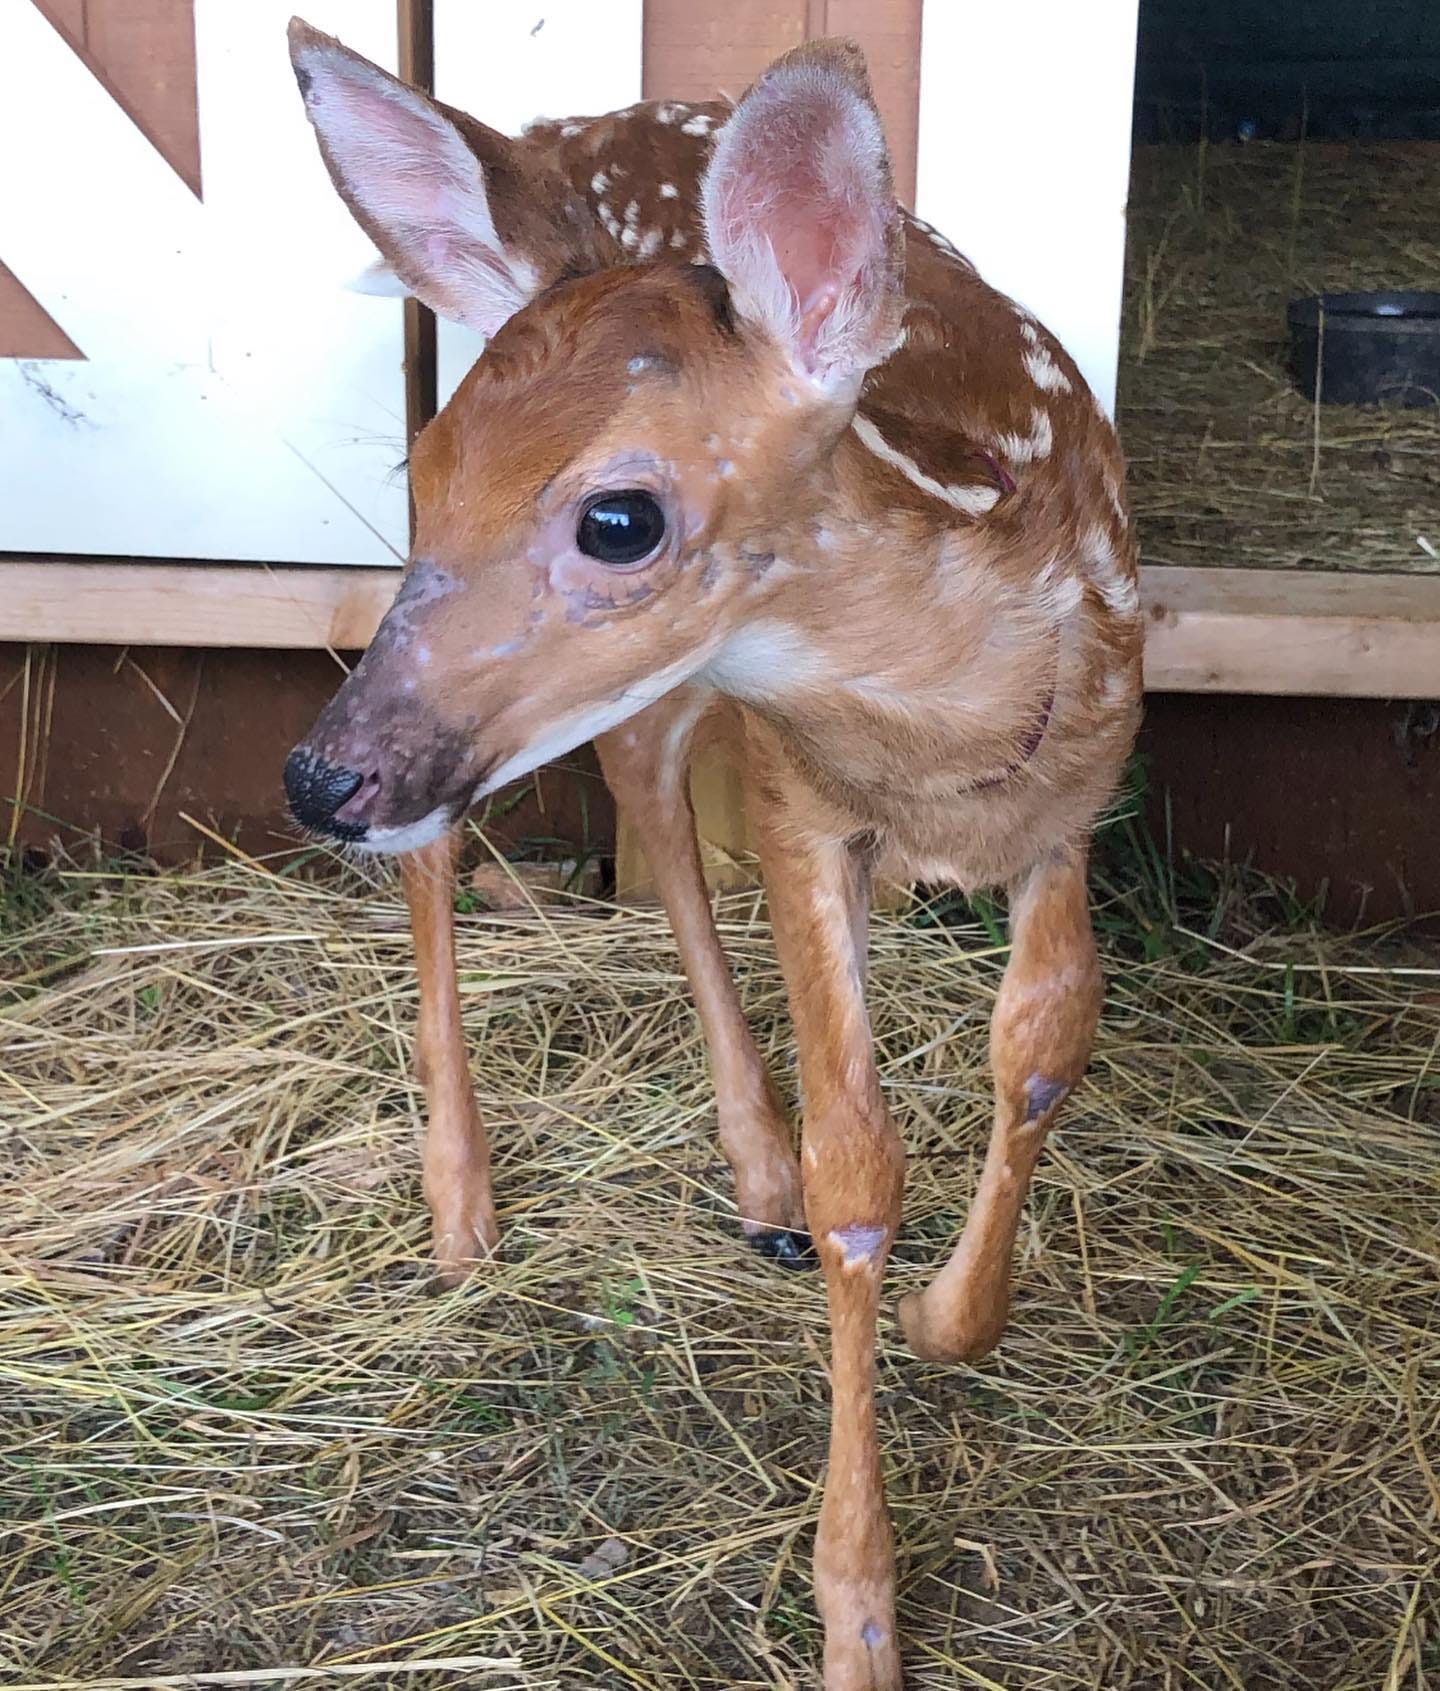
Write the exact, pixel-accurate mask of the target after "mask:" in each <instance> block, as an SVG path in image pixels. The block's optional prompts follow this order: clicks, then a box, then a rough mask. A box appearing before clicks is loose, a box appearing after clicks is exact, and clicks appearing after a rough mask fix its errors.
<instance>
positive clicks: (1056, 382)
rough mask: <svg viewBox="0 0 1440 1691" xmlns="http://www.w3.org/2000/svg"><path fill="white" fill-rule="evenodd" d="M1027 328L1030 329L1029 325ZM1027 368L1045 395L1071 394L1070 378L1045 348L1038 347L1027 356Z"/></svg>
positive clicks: (1031, 378) (1033, 380)
mask: <svg viewBox="0 0 1440 1691" xmlns="http://www.w3.org/2000/svg"><path fill="white" fill-rule="evenodd" d="M1024 327H1025V328H1029V324H1028V323H1027V324H1026V325H1025V326H1024ZM1025 368H1026V370H1027V371H1028V373H1029V376H1030V380H1031V381H1032V382H1034V384H1035V386H1036V387H1037V388H1040V389H1041V390H1042V391H1043V392H1045V393H1069V392H1070V378H1069V377H1068V376H1067V375H1066V374H1065V372H1064V371H1063V370H1062V369H1061V368H1060V366H1059V365H1058V364H1057V363H1056V362H1055V360H1054V359H1053V358H1052V357H1051V356H1050V354H1049V352H1048V351H1047V350H1046V349H1045V348H1044V347H1043V346H1038V345H1037V346H1036V347H1035V348H1034V350H1033V351H1031V352H1027V353H1026V354H1025Z"/></svg>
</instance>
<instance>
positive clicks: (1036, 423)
mask: <svg viewBox="0 0 1440 1691" xmlns="http://www.w3.org/2000/svg"><path fill="white" fill-rule="evenodd" d="M1054 444H1055V431H1054V428H1053V427H1052V425H1051V422H1050V413H1049V412H1048V411H1042V410H1041V409H1040V407H1039V406H1038V405H1037V406H1036V407H1035V408H1034V409H1033V410H1032V411H1031V413H1030V433H1029V434H1028V435H1022V434H997V435H996V436H995V450H996V451H997V452H999V453H1001V454H1002V456H1004V457H1006V458H1008V459H1009V460H1010V462H1011V463H1012V464H1034V463H1038V462H1039V461H1040V460H1041V459H1044V458H1048V457H1049V456H1050V449H1051V447H1052V446H1054Z"/></svg>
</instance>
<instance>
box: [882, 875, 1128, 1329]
mask: <svg viewBox="0 0 1440 1691" xmlns="http://www.w3.org/2000/svg"><path fill="white" fill-rule="evenodd" d="M1010 923H1011V951H1010V963H1009V966H1008V967H1007V969H1006V971H1005V978H1004V980H1003V981H1002V983H1001V986H1000V993H999V996H998V998H997V999H996V1002H995V1012H994V1015H993V1017H992V1018H991V1022H990V1067H991V1070H992V1072H993V1074H994V1077H995V1126H994V1129H993V1131H992V1132H991V1135H990V1145H989V1148H988V1150H987V1151H986V1154H985V1165H984V1167H983V1169H982V1170H981V1173H980V1183H979V1186H978V1187H977V1189H976V1192H975V1201H974V1203H973V1204H972V1206H971V1209H970V1214H969V1217H968V1218H967V1220H966V1222H965V1229H964V1232H963V1233H962V1234H961V1236H960V1242H959V1244H958V1245H957V1246H956V1247H955V1252H954V1255H953V1256H952V1257H951V1258H950V1260H949V1262H948V1263H946V1265H945V1267H944V1268H943V1269H941V1271H940V1273H939V1274H938V1275H937V1276H936V1278H935V1279H934V1281H932V1283H931V1284H930V1285H929V1286H928V1287H927V1288H926V1290H925V1291H924V1292H923V1293H920V1294H918V1295H912V1296H910V1297H908V1298H905V1299H904V1300H903V1301H902V1302H901V1305H900V1311H899V1314H900V1323H901V1325H902V1327H903V1328H904V1329H905V1336H906V1338H907V1339H908V1340H909V1341H910V1347H911V1349H912V1350H914V1351H915V1353H916V1354H917V1355H918V1356H923V1357H927V1358H931V1359H934V1360H937V1361H956V1362H973V1361H975V1360H976V1359H977V1358H978V1357H982V1356H984V1355H985V1353H986V1352H987V1351H989V1350H991V1349H993V1348H994V1346H995V1345H996V1344H997V1343H998V1341H999V1339H1000V1335H1001V1334H1002V1333H1003V1332H1004V1330H1005V1322H1006V1318H1007V1316H1008V1315H1009V1311H1010V1263H1011V1257H1012V1255H1013V1252H1014V1246H1015V1234H1016V1230H1017V1228H1018V1226H1019V1223H1020V1212H1021V1208H1022V1206H1023V1204H1024V1202H1025V1194H1026V1192H1027V1190H1028V1188H1029V1185H1030V1177H1031V1175H1032V1174H1033V1173H1034V1170H1035V1164H1036V1162H1037V1161H1038V1159H1039V1156H1040V1150H1041V1147H1042V1146H1043V1145H1044V1143H1045V1136H1046V1134H1047V1133H1048V1132H1049V1130H1050V1128H1051V1126H1052V1125H1053V1123H1054V1121H1055V1118H1056V1116H1057V1114H1058V1113H1059V1110H1060V1105H1061V1103H1062V1101H1063V1100H1064V1098H1065V1095H1066V1093H1067V1092H1069V1090H1070V1088H1071V1087H1072V1086H1074V1085H1075V1083H1076V1082H1077V1081H1078V1080H1079V1079H1080V1076H1081V1075H1082V1074H1083V1073H1084V1071H1085V1065H1086V1063H1087V1062H1088V1060H1089V1056H1090V1045H1091V1041H1092V1040H1093V1039H1094V1036H1095V1024H1096V1021H1097V1020H1098V1018H1099V1014H1100V991H1101V986H1100V966H1099V963H1098V961H1097V959H1096V956H1095V939H1094V935H1093V933H1092V931H1091V927H1090V910H1089V903H1088V899H1087V897H1086V890H1085V858H1084V855H1083V853H1072V854H1067V855H1065V856H1063V857H1061V856H1057V857H1054V858H1050V859H1047V860H1046V861H1045V862H1043V863H1041V864H1039V865H1038V866H1037V867H1036V868H1035V869H1034V870H1032V871H1031V873H1030V875H1029V876H1028V877H1027V878H1026V879H1025V881H1024V882H1023V883H1022V884H1020V885H1019V886H1018V887H1017V888H1016V889H1015V891H1014V894H1013V896H1012V901H1011V915H1010Z"/></svg>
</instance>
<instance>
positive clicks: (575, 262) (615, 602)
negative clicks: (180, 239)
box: [286, 22, 903, 851]
mask: <svg viewBox="0 0 1440 1691" xmlns="http://www.w3.org/2000/svg"><path fill="white" fill-rule="evenodd" d="M291 44H292V56H293V60H294V64H295V70H296V75H297V78H298V80H299V83H300V87H301V90H302V92H303V94H304V97H305V102H306V107H307V110H308V112H309V115H310V118H311V121H312V123H313V124H314V126H315V130H316V134H317V136H318V138H319V142H320V148H321V152H322V153H323V155H324V158H325V162H326V164H327V166H328V167H329V170H330V174H331V176H332V178H333V180H334V182H335V185H336V188H337V189H338V190H339V192H340V194H341V195H342V196H343V198H344V199H345V201H346V203H347V205H349V207H350V208H351V210H352V211H353V213H354V215H355V217H356V218H357V219H358V221H359V222H360V223H361V224H362V226H363V227H364V228H365V229H366V231H367V232H368V233H369V235H370V236H371V238H372V239H373V240H374V242H375V244H376V246H377V247H378V248H379V249H380V251H381V253H382V254H383V256H384V258H385V259H386V261H387V262H388V264H389V265H390V266H391V268H393V270H394V271H395V272H396V273H397V275H398V276H399V277H400V278H401V279H402V281H403V282H404V284H405V285H406V287H408V288H409V289H410V290H411V291H412V292H413V293H414V294H416V295H417V296H418V297H419V298H420V299H421V300H423V301H425V302H426V303H427V304H429V305H431V306H432V307H433V308H434V309H435V310H436V311H437V312H439V313H441V314H442V315H444V316H446V317H450V318H454V319H455V320H456V321H459V322H463V323H466V324H469V325H471V326H473V327H475V328H477V329H478V330H480V332H481V333H483V334H484V335H485V336H486V337H487V343H488V344H487V346H486V350H485V353H484V355H483V356H482V357H481V358H480V359H479V361H478V362H477V363H476V365H475V367H474V368H473V369H472V370H471V372H470V373H469V375H468V376H467V377H466V379H465V381H464V382H463V383H462V384H461V386H460V388H459V390H458V391H457V393H456V394H455V396H454V398H453V399H452V400H451V402H450V403H449V405H448V406H446V408H445V409H444V410H443V411H442V412H441V414H440V415H439V416H438V417H437V418H436V419H435V420H434V421H433V422H432V423H431V424H430V425H429V427H428V428H426V430H425V431H424V433H423V434H422V435H421V436H420V438H419V439H418V440H417V441H416V443H415V446H414V449H413V451H412V453H411V458H410V472H411V485H412V489H413V495H414V501H415V513H416V528H415V544H414V548H413V557H412V561H411V562H410V564H409V566H408V568H407V570H406V572H405V575H404V578H403V580H402V582H401V586H400V590H399V593H398V595H397V597H396V599H395V602H394V604H393V606H392V607H391V609H390V611H389V612H388V613H387V615H386V616H385V618H384V621H383V622H382V624H381V626H380V629H379V631H378V632H377V634H376V636H375V639H374V642H373V643H372V645H371V646H370V648H369V650H368V651H367V652H366V654H365V656H364V658H363V659H362V661H361V662H360V664H359V665H358V666H357V667H356V669H355V671H354V673H353V674H352V675H351V676H350V677H349V678H348V680H347V681H346V682H345V684H344V685H343V686H342V688H341V689H340V691H339V692H338V693H337V694H336V696H335V698H334V699H333V700H332V701H331V703H330V704H329V706H328V707H327V708H326V709H325V711H324V712H323V713H322V715H321V717H320V719H319V721H318V722H317V724H316V726H315V728H314V730H313V731H312V733H311V735H310V737H309V738H308V740H307V741H306V742H305V744H303V745H302V746H300V747H298V748H297V749H296V751H295V752H294V753H292V755H291V757H290V760H289V762H288V763H287V765H286V786H287V790H288V792H289V794H290V800H291V806H292V809H293V810H294V812H295V814H296V816H297V818H298V819H299V820H300V821H301V822H302V823H304V824H306V825H307V826H310V827H312V828H315V829H317V830H319V831H322V832H325V833H328V834H331V835H334V836H338V837H340V838H342V839H349V840H354V841H356V842H359V843H362V844H364V845H366V846H368V847H370V848H373V849H376V850H382V851H384V850H390V851H399V850H406V849H411V848H413V847H416V846H419V845H422V844H424V843H426V842H427V841H428V840H430V839H432V838H433V837H435V836H436V835H437V834H438V833H440V832H441V831H442V830H443V829H444V828H445V827H446V826H448V825H449V823H450V822H452V821H453V820H454V819H455V818H456V817H458V815H459V814H460V813H461V812H462V811H463V810H464V809H465V808H466V807H467V806H468V805H469V804H470V803H472V802H473V801H474V800H475V799H477V798H479V797H481V796H483V795H484V794H486V793H488V792H490V791H492V790H493V789H494V788H496V787H498V786H500V785H502V784H503V783H505V782H507V781H510V780H512V779H514V778H517V777H519V776H522V775H524V774H526V773H528V772H529V771H530V770H532V769H534V768H536V767H538V766H539V765H540V764H541V763H543V762H545V761H547V760H549V759H551V758H554V757H557V756H560V755H563V754H564V753H565V752H567V751H569V750H571V749H572V748H574V747H575V746H577V745H579V744H581V743H582V742H584V741H585V740H588V739H591V738H593V737H594V736H595V735H596V734H598V733H601V732H603V731H605V730H608V729H610V728H613V727H615V726H617V725H618V724H619V723H621V722H623V721H624V720H625V719H626V718H627V717H629V716H632V715H634V714H635V713H636V712H638V711H640V710H642V709H643V708H644V707H645V706H646V705H648V704H650V703H652V702H653V701H655V700H656V699H658V698H659V697H661V696H662V695H663V694H665V693H666V692H668V691H669V690H670V689H672V688H674V687H676V686H679V685H680V684H682V683H684V682H687V681H691V680H700V681H711V682H718V683H719V684H722V685H723V677H724V675H725V673H726V666H727V661H730V660H733V654H734V652H735V650H736V642H737V640H740V639H743V637H744V635H745V634H746V632H747V630H748V631H751V632H752V633H753V630H754V629H755V628H756V627H757V626H758V625H761V624H767V619H768V625H770V626H773V618H774V615H775V601H776V596H777V595H783V594H784V593H786V592H787V591H788V592H789V593H792V594H793V593H795V592H797V591H799V588H798V586H797V583H796V581H795V580H794V576H795V573H796V572H795V569H794V566H793V564H792V563H790V562H789V561H788V560H787V552H791V553H792V554H793V551H794V548H792V547H791V546H790V544H789V541H790V539H792V538H795V537H798V536H800V535H801V534H802V533H803V532H805V531H807V529H808V530H809V531H810V532H812V533H813V531H814V529H815V525H816V524H817V523H818V521H819V517H820V514H821V513H822V512H823V511H824V510H825V509H826V508H827V507H828V504H829V503H830V502H831V501H832V500H833V498H834V486H833V483H834V479H835V476H836V474H837V470H836V466H835V463H834V459H835V457H836V449H837V443H838V442H839V441H840V439H841V437H842V436H843V435H844V433H845V431H846V430H847V428H848V425H849V423H850V421H851V418H852V417H853V415H854V410H855V405H856V401H857V399H858V396H859V392H860V386H861V383H862V381H863V379H864V377H865V374H866V372H867V371H868V370H869V369H870V368H871V367H872V366H873V365H875V364H876V363H878V362H879V361H881V360H882V359H884V358H885V357H886V356H887V355H888V354H889V353H890V351H891V350H892V349H893V348H894V346H895V344H896V342H897V339H898V336H899V333H900V324H901V315H902V310H903V298H902V291H903V290H902V259H901V226H900V218H899V213H898V210H897V207H896V204H895V198H894V193H893V190H892V186H891V178H890V169H889V163H888V160H887V157H886V153H885V147H884V142H883V138H882V135H881V130H880V125H879V121H878V118H877V116H876V113H875V109H874V105H873V103H872V101H871V98H870V93H869V87H868V83H867V81H866V77H865V72H864V67H863V62H862V61H861V58H860V55H859V53H858V51H857V50H855V49H854V48H852V47H849V46H847V45H846V44H843V43H833V42H832V43H818V44H812V45H810V46H807V47H803V48H800V49H797V50H796V51H795V52H792V53H790V54H789V55H787V56H786V57H785V58H783V59H781V60H780V61H779V62H778V63H777V64H775V65H774V66H773V67H772V68H771V69H770V70H768V71H766V72H765V73H764V75H763V76H761V77H760V79H759V80H758V81H757V82H756V83H755V85H754V87H753V88H751V89H750V91H749V92H748V93H747V94H746V95H745V96H744V98H743V99H742V100H741V101H740V102H739V104H738V105H737V106H736V108H735V110H734V112H733V114H732V115H731V116H730V118H729V120H728V121H727V122H726V123H725V124H724V126H723V128H721V129H720V130H719V131H718V133H717V134H716V137H715V140H714V144H713V148H712V150H711V154H710V158H709V161H708V165H707V167H706V169H705V172H704V177H703V182H702V183H701V189H700V206H699V214H700V216H701V219H702V222H703V234H704V238H705V242H706V246H707V249H708V253H709V259H710V262H707V263H698V262H695V263H687V262H664V261H661V262H654V263H646V264H623V263H621V264H616V263H613V262H612V263H610V264H609V265H608V266H607V265H606V264H605V262H604V260H603V257H602V256H601V255H600V253H599V252H598V250H597V226H596V224H595V222H594V213H593V211H592V210H591V209H590V207H589V206H588V205H587V204H586V202H585V201H584V200H583V198H581V197H580V196H578V195H577V194H576V193H575V191H574V190H573V189H572V188H571V187H570V185H569V181H568V179H567V178H566V177H565V176H563V175H562V174H561V173H560V172H559V171H558V170H557V169H556V168H555V167H554V165H553V163H549V162H547V161H546V157H545V155H544V154H543V153H542V151H541V150H540V149H538V148H536V147H535V146H533V145H532V144H530V143H527V142H526V141H525V140H519V141H516V140H510V139H507V138H506V137H504V136H502V135H499V134H497V133H496V132H494V131H493V130H490V129H487V128H485V127H484V126H483V125H482V124H479V123H476V122H475V121H474V120H473V119H471V118H468V117H466V116H464V115H463V114H461V113H458V112H453V111H450V110H449V109H447V108H446V107H444V106H442V105H440V104H439V103H437V102H436V101H433V100H430V99H428V98H426V97H425V96H424V95H423V94H421V93H418V92H417V91H416V90H414V89H412V88H409V87H407V86H405V85H404V84H402V83H400V82H397V81H396V80H395V79H394V78H393V77H391V76H389V75H387V74H386V73H385V72H383V71H381V70H379V69H377V68H376V67H375V66H374V65H371V64H369V63H368V62H367V61H366V60H364V59H362V58H360V57H359V56H358V55H356V54H354V53H351V52H349V51H348V50H347V49H345V48H344V47H342V46H341V45H340V44H339V43H338V42H336V41H334V40H332V39H330V38H329V37H327V36H324V35H321V34H319V33H318V32H316V31H315V30H312V29H310V28H309V27H308V26H306V25H304V24H300V23H298V22H297V23H296V24H294V25H293V26H292V31H291ZM798 544H799V542H798V539H797V546H798ZM822 590H823V589H821V588H819V587H817V586H815V585H814V584H813V583H806V584H805V585H804V591H805V592H807V593H814V592H818V591H822ZM731 666H732V667H733V662H732V665H731Z"/></svg>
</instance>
